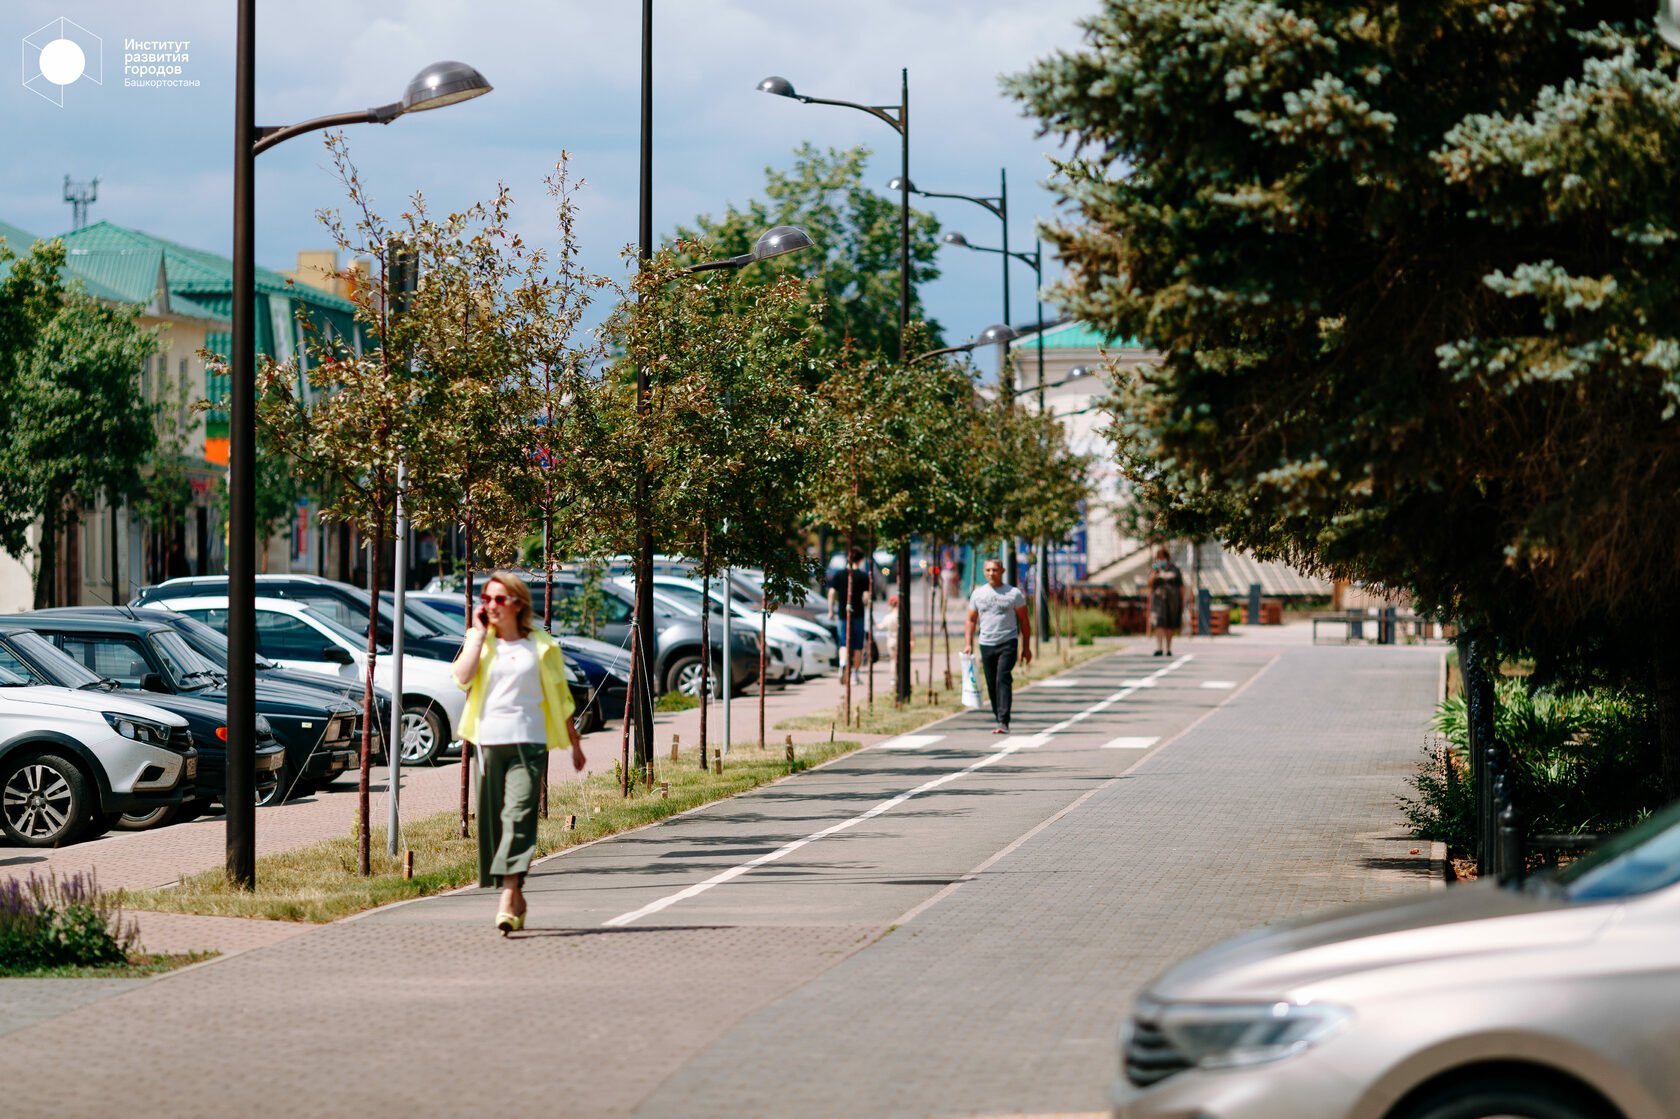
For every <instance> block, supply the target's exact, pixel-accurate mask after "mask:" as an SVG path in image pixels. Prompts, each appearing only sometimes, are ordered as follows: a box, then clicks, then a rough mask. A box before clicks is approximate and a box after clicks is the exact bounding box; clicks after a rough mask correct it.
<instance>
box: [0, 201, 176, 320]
mask: <svg viewBox="0 0 1680 1119" xmlns="http://www.w3.org/2000/svg"><path fill="white" fill-rule="evenodd" d="M0 237H4V238H5V239H6V248H7V249H8V250H10V251H11V252H12V253H13V254H14V255H16V256H28V255H29V252H30V250H31V249H33V248H34V247H35V242H37V241H45V240H47V238H45V237H37V236H36V235H35V234H33V233H29V232H27V231H25V230H22V229H19V228H18V227H17V226H15V225H12V224H11V223H9V222H3V221H0ZM157 266H158V261H157V259H156V258H154V259H153V261H152V282H151V284H149V285H148V292H147V294H146V296H145V297H144V298H142V299H131V298H130V297H129V296H128V295H126V294H125V293H124V292H123V291H121V290H119V289H117V288H114V287H111V286H109V285H107V284H105V283H103V282H101V281H100V279H99V278H98V277H97V276H90V275H87V274H86V273H84V272H82V271H81V270H80V269H78V268H75V267H73V266H72V265H71V264H70V263H69V262H68V261H66V263H65V266H64V268H62V269H61V270H60V271H59V276H60V277H61V278H62V279H63V280H64V282H65V283H66V284H74V283H77V282H80V284H81V285H82V287H83V288H85V289H86V290H87V293H88V294H89V295H91V296H93V297H94V298H95V299H103V300H105V301H106V302H108V303H149V302H151V298H152V296H151V289H153V288H156V286H157ZM11 270H12V262H11V261H10V260H3V261H0V279H3V278H5V277H6V276H7V275H8V274H10V272H11Z"/></svg>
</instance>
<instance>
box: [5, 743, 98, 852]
mask: <svg viewBox="0 0 1680 1119" xmlns="http://www.w3.org/2000/svg"><path fill="white" fill-rule="evenodd" d="M90 809H91V805H90V803H89V800H88V792H87V779H86V778H84V777H83V776H82V771H81V770H80V769H79V768H77V766H76V764H75V763H74V762H71V761H69V760H67V759H65V758H61V757H59V756H58V755H57V754H28V753H25V754H23V755H22V756H17V755H14V756H13V757H12V758H10V759H8V760H7V761H6V762H5V763H3V764H0V832H4V833H5V836H6V838H7V839H9V840H11V842H13V843H15V844H18V845H19V846H22V847H59V846H62V845H64V844H66V843H74V842H75V841H76V840H77V839H79V838H80V837H81V834H82V832H83V831H85V830H86V827H87V816H88V812H89V811H90Z"/></svg>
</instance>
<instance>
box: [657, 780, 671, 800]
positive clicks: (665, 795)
mask: <svg viewBox="0 0 1680 1119" xmlns="http://www.w3.org/2000/svg"><path fill="white" fill-rule="evenodd" d="M659 799H660V800H670V799H671V783H670V782H669V781H661V782H660V783H659Z"/></svg>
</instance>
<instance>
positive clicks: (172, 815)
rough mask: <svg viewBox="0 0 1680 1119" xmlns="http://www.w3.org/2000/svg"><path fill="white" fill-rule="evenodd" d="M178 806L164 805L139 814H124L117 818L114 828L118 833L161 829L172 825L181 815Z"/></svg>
mask: <svg viewBox="0 0 1680 1119" xmlns="http://www.w3.org/2000/svg"><path fill="white" fill-rule="evenodd" d="M180 807H181V806H180V805H178V804H163V805H159V806H158V807H156V808H148V809H144V810H142V811H139V812H124V813H123V814H122V815H121V816H118V817H117V822H116V823H115V824H113V825H112V826H113V827H114V828H116V830H118V831H145V830H146V829H147V828H161V827H163V826H164V825H165V824H172V823H174V822H175V819H176V817H177V816H178V815H179V814H180V813H179V811H178V810H179V809H180Z"/></svg>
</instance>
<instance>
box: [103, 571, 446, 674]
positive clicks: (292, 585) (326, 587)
mask: <svg viewBox="0 0 1680 1119" xmlns="http://www.w3.org/2000/svg"><path fill="white" fill-rule="evenodd" d="M256 580H257V594H259V595H263V596H266V597H268V598H289V599H291V600H293V601H294V602H302V603H304V604H306V605H308V606H311V607H313V608H314V609H316V610H317V611H319V612H320V613H322V614H324V615H325V616H326V617H329V618H331V619H332V620H333V621H335V622H337V623H338V624H339V625H341V626H344V627H345V628H346V629H349V630H351V631H352V632H354V633H359V634H362V635H363V636H364V637H365V636H366V635H367V619H368V606H369V604H370V603H371V602H372V599H371V598H370V596H369V595H368V593H367V591H365V590H363V589H362V588H361V587H356V586H352V585H351V584H349V583H340V582H338V581H337V580H335V579H323V578H321V577H320V576H319V575H258V576H257V577H256ZM223 594H227V576H226V575H195V576H191V577H188V578H182V579H167V580H165V581H164V582H162V583H158V584H157V585H155V586H151V587H144V588H142V589H141V590H140V591H139V593H137V594H136V595H135V596H134V597H133V599H131V600H130V604H131V605H133V606H139V605H142V604H143V603H148V602H168V601H170V600H172V599H177V598H197V597H200V596H203V595H223ZM396 616H397V614H396V610H395V609H394V608H393V607H392V606H391V605H389V604H388V603H383V602H382V603H380V604H379V644H380V645H381V646H389V645H390V644H391V637H392V627H393V626H394V625H395V624H396ZM460 651H461V635H460V634H459V633H439V632H438V631H437V630H435V629H433V628H432V627H431V626H427V625H423V624H422V623H420V622H419V621H418V620H416V619H415V618H414V617H413V616H412V615H410V616H408V617H407V618H406V620H405V624H404V625H403V652H404V653H406V654H407V655H409V656H415V657H426V658H427V659H429V660H438V661H452V660H454V659H455V656H456V654H457V653H459V652H460Z"/></svg>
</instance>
